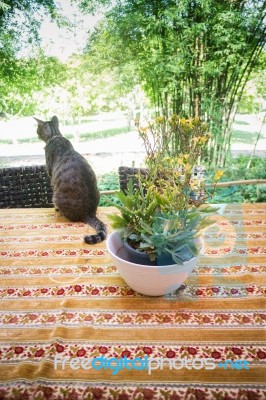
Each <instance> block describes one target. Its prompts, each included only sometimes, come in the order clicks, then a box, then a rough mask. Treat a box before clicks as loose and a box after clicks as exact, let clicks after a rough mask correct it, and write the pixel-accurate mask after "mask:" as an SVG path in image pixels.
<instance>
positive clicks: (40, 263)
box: [0, 204, 266, 400]
mask: <svg viewBox="0 0 266 400" xmlns="http://www.w3.org/2000/svg"><path fill="white" fill-rule="evenodd" d="M113 212H115V211H114V209H113V208H108V207H107V208H100V209H99V217H100V218H101V219H102V220H103V221H105V222H107V223H109V222H108V221H109V220H108V214H111V213H113ZM213 218H215V220H216V224H215V225H213V226H212V227H211V228H208V229H207V230H206V231H205V233H204V236H203V239H204V251H203V254H202V255H201V257H200V261H199V264H198V266H197V267H196V268H195V269H194V270H193V272H192V274H191V275H190V276H189V278H188V279H187V280H186V282H184V284H183V285H182V286H181V287H180V288H179V289H178V290H177V291H176V292H174V293H173V294H170V295H167V296H163V297H148V296H144V295H141V294H139V293H136V292H134V291H133V290H132V289H130V288H129V287H128V286H127V285H126V283H125V282H124V281H123V279H122V278H121V277H120V275H119V273H118V271H117V270H116V267H115V265H114V264H113V263H112V261H111V259H110V257H109V255H108V252H107V250H106V247H105V242H103V243H100V244H98V245H95V246H89V245H87V244H85V243H84V242H83V236H84V235H85V234H88V233H90V232H93V230H92V228H90V227H89V226H87V225H85V224H83V223H71V222H69V221H67V220H66V219H64V218H63V217H61V216H60V215H59V214H58V213H57V212H55V210H53V209H5V210H1V211H0V278H1V279H0V282H1V284H0V399H1V400H5V399H25V400H26V399H29V400H31V399H38V400H41V399H50V400H54V399H55V400H59V399H69V400H70V399H71V400H81V399H82V400H83V399H117V400H126V399H138V400H142V399H147V400H152V399H163V400H165V399H169V400H181V399H189V400H194V399H195V400H212V399H217V400H218V399H241V400H243V399H252V400H265V399H266V385H265V381H266V372H265V371H266V369H265V360H266V347H265V321H266V313H265V304H266V302H265V272H266V204H244V205H226V206H225V207H224V210H223V212H222V213H220V214H219V215H218V214H217V215H215V216H214V217H213ZM110 232H111V228H110V226H109V233H110ZM207 359H210V360H212V361H210V362H211V363H214V364H215V365H214V367H213V364H212V367H211V368H210V369H208V368H207V365H206V364H207V362H206V360H207ZM64 360H65V361H64ZM71 360H73V361H71ZM141 360H142V361H141ZM119 363H120V364H119Z"/></svg>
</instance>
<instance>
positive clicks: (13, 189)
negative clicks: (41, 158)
mask: <svg viewBox="0 0 266 400" xmlns="http://www.w3.org/2000/svg"><path fill="white" fill-rule="evenodd" d="M52 196H53V192H52V188H51V184H50V179H49V177H48V175H47V172H46V168H45V166H44V165H36V166H27V167H15V168H2V169H0V208H39V207H40V208H49V207H53V203H52Z"/></svg>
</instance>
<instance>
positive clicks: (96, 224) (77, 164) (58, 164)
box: [35, 116, 107, 244]
mask: <svg viewBox="0 0 266 400" xmlns="http://www.w3.org/2000/svg"><path fill="white" fill-rule="evenodd" d="M35 119H36V121H37V122H38V128H37V134H38V136H39V138H40V139H41V140H43V141H44V142H45V143H46V146H45V158H46V168H47V172H48V175H49V176H50V178H51V184H52V187H53V203H54V205H55V208H56V209H57V210H58V211H60V212H61V214H63V215H64V216H65V217H66V218H68V219H69V220H70V221H83V222H85V223H88V224H89V225H90V226H92V227H93V228H94V229H95V230H96V232H97V234H95V235H87V236H85V237H84V240H85V242H86V243H88V244H95V243H99V242H101V241H103V240H104V239H105V238H106V235H107V230H106V226H105V224H104V223H103V222H102V221H100V220H99V219H98V218H97V217H96V211H97V207H98V204H99V200H100V193H99V190H98V188H97V180H96V176H95V173H94V171H93V170H92V168H91V166H90V165H89V163H88V162H87V161H86V160H85V158H84V157H82V156H81V155H80V154H79V153H77V152H76V151H75V150H74V148H73V146H72V144H71V143H70V141H69V140H68V139H66V138H64V137H63V136H62V134H61V133H60V131H59V122H58V118H57V117H56V116H54V117H53V118H52V119H51V121H41V120H39V119H37V118H35Z"/></svg>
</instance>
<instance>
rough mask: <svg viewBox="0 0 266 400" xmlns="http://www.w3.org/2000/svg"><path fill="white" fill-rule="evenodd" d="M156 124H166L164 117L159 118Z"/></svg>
mask: <svg viewBox="0 0 266 400" xmlns="http://www.w3.org/2000/svg"><path fill="white" fill-rule="evenodd" d="M156 122H158V124H161V123H162V122H164V117H163V116H160V117H157V118H156Z"/></svg>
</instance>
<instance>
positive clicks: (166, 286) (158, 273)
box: [106, 231, 199, 296]
mask: <svg viewBox="0 0 266 400" xmlns="http://www.w3.org/2000/svg"><path fill="white" fill-rule="evenodd" d="M106 246H107V250H108V252H109V254H110V256H111V257H112V259H113V261H114V264H115V266H116V267H117V269H118V271H119V272H120V274H121V276H122V277H123V278H124V280H125V281H126V283H127V284H128V286H129V287H131V289H133V290H135V291H137V292H139V293H142V294H145V295H148V296H163V295H166V294H169V293H171V292H173V291H174V290H176V289H178V288H179V286H180V285H182V283H183V282H184V281H185V280H186V279H187V277H188V275H189V274H190V273H191V271H192V270H193V268H194V267H195V266H196V265H197V262H198V258H199V257H198V256H197V257H194V258H192V259H191V260H189V261H186V262H184V264H183V265H177V264H174V265H163V266H153V265H141V264H134V263H132V262H130V261H128V260H127V253H126V251H125V249H124V246H123V242H122V240H121V238H120V235H119V233H118V232H116V231H115V232H113V233H111V235H110V236H108V238H107V241H106Z"/></svg>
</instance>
